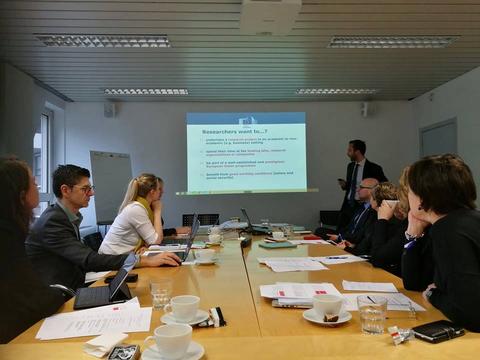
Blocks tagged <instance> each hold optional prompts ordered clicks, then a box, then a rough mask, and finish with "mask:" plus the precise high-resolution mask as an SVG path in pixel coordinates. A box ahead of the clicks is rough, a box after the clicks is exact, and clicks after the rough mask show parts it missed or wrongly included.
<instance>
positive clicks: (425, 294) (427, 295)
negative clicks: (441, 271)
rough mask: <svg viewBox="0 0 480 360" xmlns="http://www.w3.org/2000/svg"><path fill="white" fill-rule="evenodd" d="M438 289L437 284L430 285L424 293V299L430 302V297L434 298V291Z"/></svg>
mask: <svg viewBox="0 0 480 360" xmlns="http://www.w3.org/2000/svg"><path fill="white" fill-rule="evenodd" d="M436 288H437V286H436V285H435V284H430V285H428V286H427V288H426V289H425V291H424V292H423V293H422V296H423V298H424V299H425V300H427V301H428V302H430V296H432V290H433V289H436Z"/></svg>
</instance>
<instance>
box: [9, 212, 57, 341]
mask: <svg viewBox="0 0 480 360" xmlns="http://www.w3.org/2000/svg"><path fill="white" fill-rule="evenodd" d="M24 241H25V238H24V237H23V236H22V234H21V233H20V232H19V231H18V229H16V228H15V227H14V226H13V225H11V224H9V222H7V221H6V220H2V219H0V294H1V298H0V317H1V319H2V320H1V321H0V343H2V344H3V343H6V342H8V341H10V340H12V339H13V338H15V337H16V336H17V335H19V334H20V333H22V332H23V331H25V330H26V329H28V328H29V327H30V326H32V325H33V324H35V323H36V322H37V321H38V320H40V319H42V318H44V317H47V316H50V315H52V314H53V313H55V312H56V311H57V309H58V308H59V307H60V306H62V304H63V303H64V301H65V298H64V297H63V295H62V293H61V292H60V291H59V290H57V289H51V288H49V287H47V286H45V285H44V284H43V282H42V280H41V279H40V277H39V276H38V275H37V273H36V270H34V269H33V267H32V264H31V263H30V261H29V260H28V258H27V255H26V254H25V246H24Z"/></svg>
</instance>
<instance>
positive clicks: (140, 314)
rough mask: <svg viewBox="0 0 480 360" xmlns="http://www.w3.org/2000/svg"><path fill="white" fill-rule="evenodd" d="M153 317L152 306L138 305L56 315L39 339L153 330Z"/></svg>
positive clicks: (45, 326)
mask: <svg viewBox="0 0 480 360" xmlns="http://www.w3.org/2000/svg"><path fill="white" fill-rule="evenodd" d="M106 308H108V309H106ZM151 318H152V308H151V307H146V308H138V306H137V305H136V304H118V305H109V306H108V307H100V308H93V309H87V310H80V311H74V312H69V313H62V314H56V315H53V316H50V317H48V318H46V319H45V321H44V322H43V324H42V326H41V327H40V330H39V331H38V333H37V336H36V338H37V339H40V340H52V339H66V338H73V337H79V336H92V335H101V334H104V333H111V332H125V333H128V332H142V331H149V330H150V320H151Z"/></svg>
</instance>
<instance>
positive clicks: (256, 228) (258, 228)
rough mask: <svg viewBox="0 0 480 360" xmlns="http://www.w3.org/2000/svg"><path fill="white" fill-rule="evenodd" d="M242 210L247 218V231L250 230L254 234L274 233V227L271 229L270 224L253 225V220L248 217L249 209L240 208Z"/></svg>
mask: <svg viewBox="0 0 480 360" xmlns="http://www.w3.org/2000/svg"><path fill="white" fill-rule="evenodd" d="M240 210H241V211H242V214H243V216H245V219H247V225H248V226H247V232H249V233H250V234H252V235H271V234H272V229H270V228H269V227H268V226H256V225H255V226H254V225H252V222H251V221H250V218H249V217H248V214H247V210H245V209H243V208H242V209H240Z"/></svg>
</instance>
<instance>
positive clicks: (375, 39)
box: [328, 36, 458, 49]
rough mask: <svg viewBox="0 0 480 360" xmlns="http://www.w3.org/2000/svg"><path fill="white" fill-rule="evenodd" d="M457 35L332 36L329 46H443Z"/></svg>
mask: <svg viewBox="0 0 480 360" xmlns="http://www.w3.org/2000/svg"><path fill="white" fill-rule="evenodd" d="M457 38H458V36H334V37H333V38H332V39H331V40H330V44H329V45H328V47H329V48H346V49H395V48H400V49H415V48H417V49H418V48H444V47H447V46H448V45H450V44H451V43H452V42H453V41H455V40H456V39H457Z"/></svg>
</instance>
